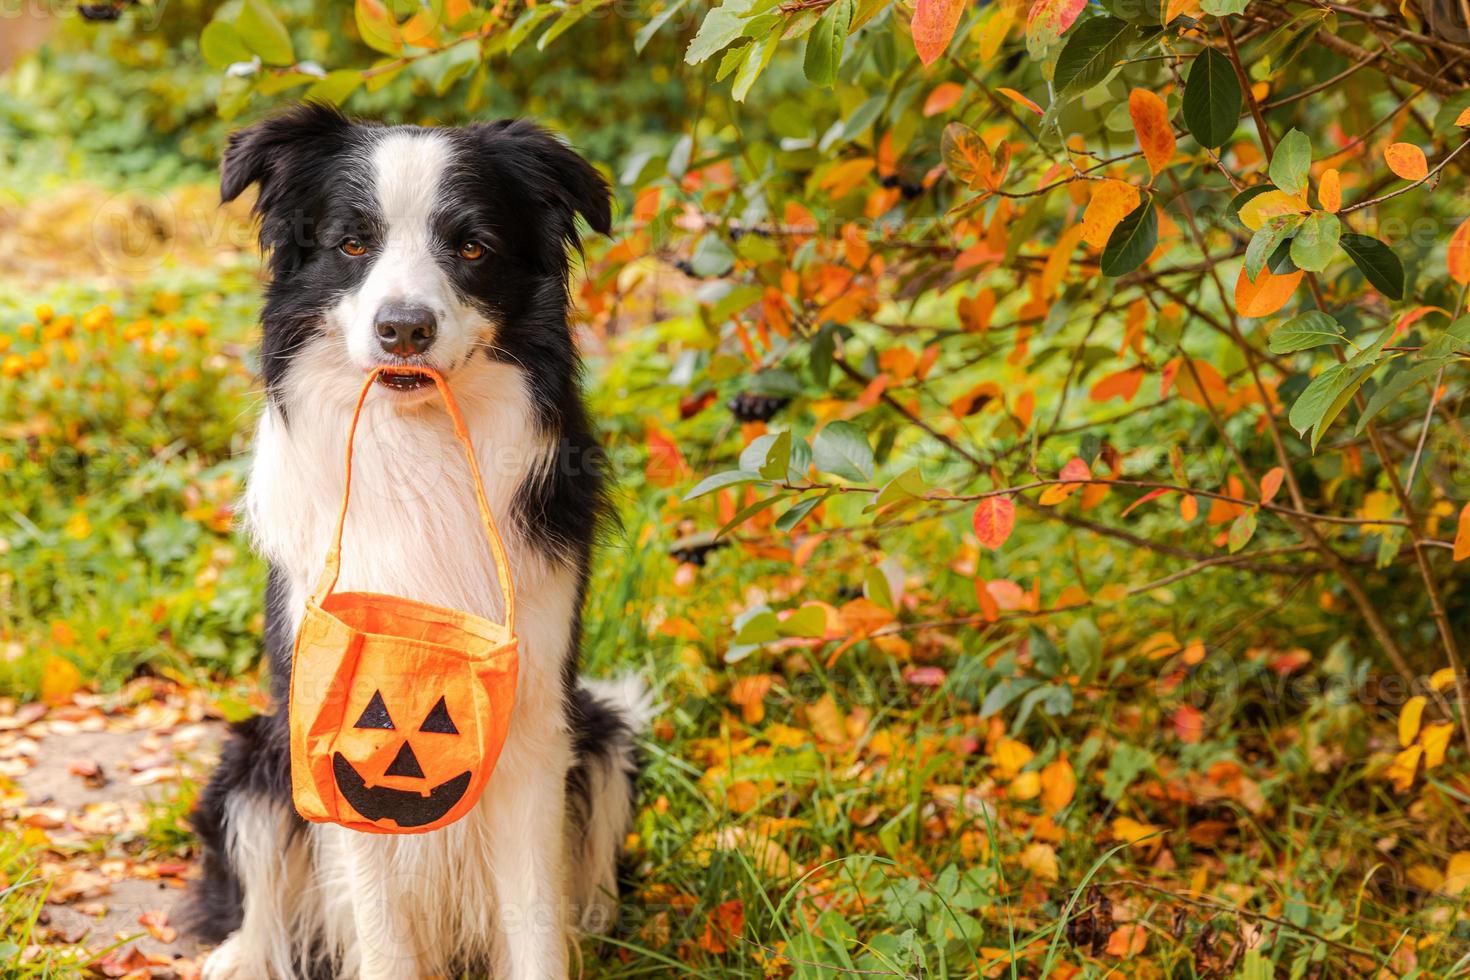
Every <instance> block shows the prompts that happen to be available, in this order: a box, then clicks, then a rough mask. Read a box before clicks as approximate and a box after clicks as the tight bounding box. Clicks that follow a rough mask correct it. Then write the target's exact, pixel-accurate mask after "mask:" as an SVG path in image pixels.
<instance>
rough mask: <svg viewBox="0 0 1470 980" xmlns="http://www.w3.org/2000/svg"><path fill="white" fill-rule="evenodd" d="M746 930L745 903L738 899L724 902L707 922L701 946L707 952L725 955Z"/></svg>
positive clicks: (700, 939)
mask: <svg viewBox="0 0 1470 980" xmlns="http://www.w3.org/2000/svg"><path fill="white" fill-rule="evenodd" d="M744 929H745V903H744V902H742V901H741V900H740V899H738V898H735V899H731V900H730V901H728V902H723V903H721V904H720V905H719V906H718V907H717V908H716V909H715V910H714V912H712V913H710V917H709V918H708V919H707V920H705V923H704V935H703V936H701V937H700V938H699V946H700V948H701V949H703V950H705V951H706V952H710V953H723V952H725V951H726V950H728V949H729V948H730V946H732V945H734V942H735V938H736V937H737V936H739V935H740V933H741V932H743V931H744Z"/></svg>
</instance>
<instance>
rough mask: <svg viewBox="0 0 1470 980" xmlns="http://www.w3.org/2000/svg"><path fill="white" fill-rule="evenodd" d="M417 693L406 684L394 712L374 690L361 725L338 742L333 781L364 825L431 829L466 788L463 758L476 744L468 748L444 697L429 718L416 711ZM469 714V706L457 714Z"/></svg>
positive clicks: (359, 719)
mask: <svg viewBox="0 0 1470 980" xmlns="http://www.w3.org/2000/svg"><path fill="white" fill-rule="evenodd" d="M415 688H419V685H413V683H412V682H409V683H406V685H401V686H400V688H398V692H397V693H400V695H401V696H400V698H398V704H397V705H395V707H394V708H392V710H390V707H388V702H387V701H385V699H384V695H382V691H381V689H373V691H372V696H370V698H368V704H366V705H365V707H363V708H362V711H360V713H357V721H356V723H353V726H351V727H350V729H345V730H343V732H341V733H340V736H338V739H337V751H335V752H334V754H332V776H334V779H335V780H337V789H338V792H341V795H343V798H344V799H345V801H347V802H348V804H350V805H351V808H353V810H356V811H357V813H359V814H362V817H365V818H366V820H391V821H392V823H394V824H397V826H398V827H422V826H426V824H431V823H435V821H437V820H441V818H442V817H444V815H445V814H447V813H448V811H450V810H453V808H454V805H456V804H457V802H459V801H460V799H462V798H463V796H465V790H466V789H469V783H470V776H472V773H470V770H469V768H467V767H466V763H467V761H469V760H466V757H465V752H466V749H467V751H470V752H475V751H478V746H466V745H463V741H465V739H463V736H462V735H460V730H459V727H457V726H456V723H454V714H456V713H453V711H451V710H450V704H448V695H445V693H441V695H440V696H438V699H437V701H435V702H434V704H432V705H431V707H429V708H428V711H426V713H425V711H415V710H413V708H415V707H417V702H422V699H423V698H422V696H415V695H419V691H415ZM466 713H467V708H466V710H463V711H460V713H459V714H460V716H462V717H463V716H465V714H466ZM395 714H397V716H398V720H397V721H395V720H394V716H395ZM348 717H351V714H348Z"/></svg>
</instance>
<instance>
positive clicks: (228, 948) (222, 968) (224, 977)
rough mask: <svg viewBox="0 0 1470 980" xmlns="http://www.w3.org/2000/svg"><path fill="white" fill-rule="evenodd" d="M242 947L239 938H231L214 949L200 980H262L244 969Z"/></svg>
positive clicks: (201, 972)
mask: <svg viewBox="0 0 1470 980" xmlns="http://www.w3.org/2000/svg"><path fill="white" fill-rule="evenodd" d="M245 958H246V957H245V952H244V947H243V946H242V945H241V944H240V937H239V936H231V937H230V938H229V939H226V940H225V941H224V942H222V943H220V944H219V945H218V946H216V947H215V948H214V951H213V952H211V953H210V954H209V956H208V958H207V959H205V961H204V967H203V969H202V970H200V973H199V976H200V980H264V977H263V976H252V975H251V974H250V972H249V971H247V970H246V969H245Z"/></svg>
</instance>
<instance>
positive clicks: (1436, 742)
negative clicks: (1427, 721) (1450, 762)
mask: <svg viewBox="0 0 1470 980" xmlns="http://www.w3.org/2000/svg"><path fill="white" fill-rule="evenodd" d="M1454 730H1455V726H1454V725H1452V724H1450V723H1449V722H1443V723H1441V724H1438V725H1425V726H1424V730H1423V731H1422V732H1420V733H1419V742H1420V744H1422V745H1423V746H1424V768H1425V769H1426V770H1429V769H1433V768H1435V767H1436V766H1440V765H1443V764H1444V757H1445V752H1446V751H1448V750H1449V747H1450V735H1451V733H1453V732H1454Z"/></svg>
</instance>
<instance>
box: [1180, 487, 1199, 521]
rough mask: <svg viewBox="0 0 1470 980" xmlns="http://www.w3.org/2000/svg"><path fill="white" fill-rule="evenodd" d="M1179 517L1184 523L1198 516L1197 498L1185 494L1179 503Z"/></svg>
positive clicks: (1190, 494)
mask: <svg viewBox="0 0 1470 980" xmlns="http://www.w3.org/2000/svg"><path fill="white" fill-rule="evenodd" d="M1179 516H1180V517H1182V518H1184V520H1185V521H1186V522H1188V521H1192V520H1194V519H1195V518H1196V517H1198V516H1199V498H1198V497H1196V496H1195V495H1194V494H1192V493H1186V494H1185V495H1184V497H1183V498H1182V499H1180V501H1179Z"/></svg>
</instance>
